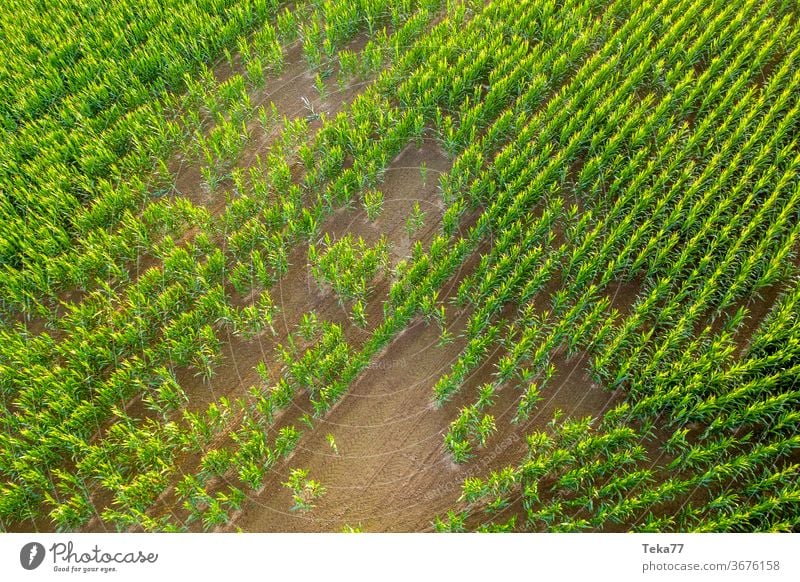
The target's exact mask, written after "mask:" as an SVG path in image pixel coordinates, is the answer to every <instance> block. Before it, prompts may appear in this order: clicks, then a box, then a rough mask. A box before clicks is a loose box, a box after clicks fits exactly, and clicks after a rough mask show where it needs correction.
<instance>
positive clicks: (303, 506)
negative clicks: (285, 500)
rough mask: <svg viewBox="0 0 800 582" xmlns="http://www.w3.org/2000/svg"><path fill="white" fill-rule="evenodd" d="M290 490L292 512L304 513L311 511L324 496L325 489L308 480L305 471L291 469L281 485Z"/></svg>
mask: <svg viewBox="0 0 800 582" xmlns="http://www.w3.org/2000/svg"><path fill="white" fill-rule="evenodd" d="M283 485H284V486H285V487H287V488H288V489H290V490H291V492H292V500H293V501H294V506H293V507H292V511H300V512H302V513H306V512H308V511H311V510H312V509H313V508H314V506H315V502H316V501H317V500H318V499H319V498H320V497H322V496H323V495H324V494H325V487H324V486H323V485H322V484H320V483H319V482H318V481H315V480H313V479H309V478H308V470H307V469H300V468H296V469H292V470H291V471H290V472H289V479H288V480H287V481H286V482H285V483H284V484H283Z"/></svg>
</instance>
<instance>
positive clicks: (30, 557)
mask: <svg viewBox="0 0 800 582" xmlns="http://www.w3.org/2000/svg"><path fill="white" fill-rule="evenodd" d="M44 554H45V552H44V546H43V545H42V544H40V543H39V542H29V543H27V544H25V545H24V546H22V549H21V550H20V551H19V563H20V564H22V567H23V568H25V569H26V570H35V569H36V568H38V567H39V566H41V565H42V562H43V561H44Z"/></svg>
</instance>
